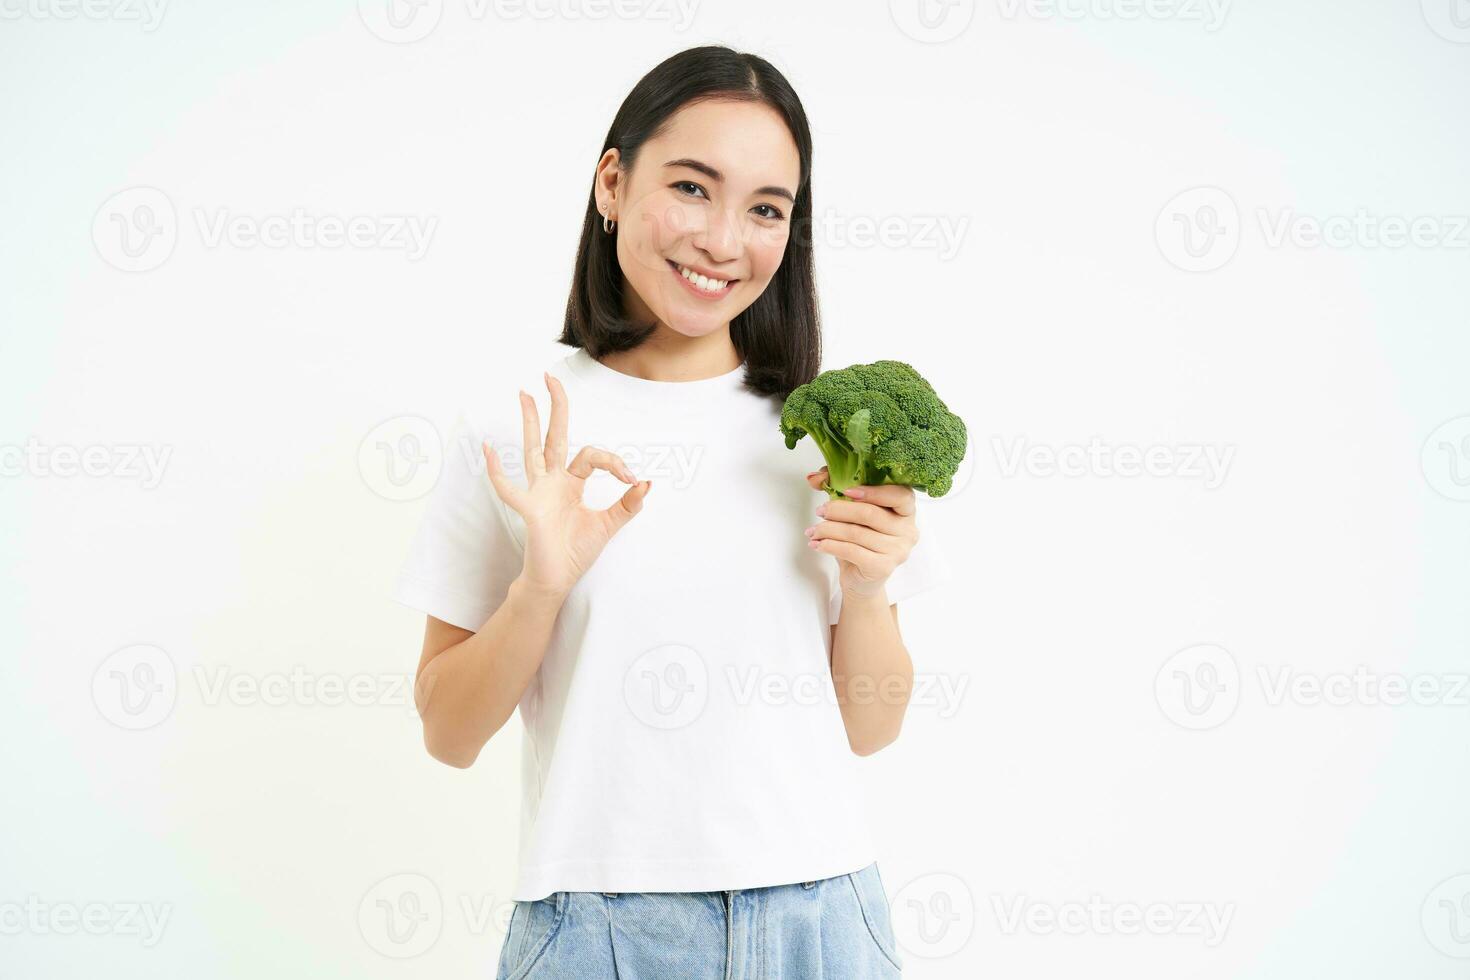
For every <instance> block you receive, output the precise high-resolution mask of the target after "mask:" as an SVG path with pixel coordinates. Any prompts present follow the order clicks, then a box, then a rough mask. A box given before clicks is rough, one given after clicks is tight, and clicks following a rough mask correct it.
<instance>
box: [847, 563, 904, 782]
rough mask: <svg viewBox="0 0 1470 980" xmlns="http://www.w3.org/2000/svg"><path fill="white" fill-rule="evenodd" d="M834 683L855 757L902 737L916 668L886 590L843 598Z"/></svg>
mask: <svg viewBox="0 0 1470 980" xmlns="http://www.w3.org/2000/svg"><path fill="white" fill-rule="evenodd" d="M885 607H886V609H887V610H889V611H890V612H891V614H890V613H889V612H885ZM832 682H833V684H834V685H835V687H836V689H837V705H838V708H839V710H840V711H841V712H842V724H843V727H845V728H846V729H847V744H848V745H850V746H851V747H852V750H853V752H855V753H857V754H858V755H872V754H873V753H874V752H877V751H878V750H879V749H881V748H882V747H883V746H885V745H887V744H888V743H889V742H892V741H893V740H894V739H896V738H898V731H899V729H900V728H901V727H902V726H903V716H904V712H905V711H907V710H908V706H909V695H910V692H911V691H912V689H913V683H914V664H913V661H912V660H910V659H909V652H908V650H907V649H906V648H905V647H904V645H903V637H902V636H900V635H899V632H898V604H897V603H895V604H893V605H889V604H888V598H887V596H885V595H884V593H883V592H882V591H881V590H880V591H879V592H878V593H877V594H876V595H868V596H862V595H848V594H846V593H844V594H843V596H842V612H841V614H840V615H839V616H838V618H837V624H836V625H835V626H833V627H832Z"/></svg>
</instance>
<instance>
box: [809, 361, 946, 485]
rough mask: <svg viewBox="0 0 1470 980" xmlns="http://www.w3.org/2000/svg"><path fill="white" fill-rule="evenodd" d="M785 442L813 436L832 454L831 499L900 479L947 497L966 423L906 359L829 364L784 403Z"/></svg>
mask: <svg viewBox="0 0 1470 980" xmlns="http://www.w3.org/2000/svg"><path fill="white" fill-rule="evenodd" d="M781 433H782V435H784V436H785V437H786V448H787V449H795V448H796V443H797V441H798V440H800V439H801V437H802V436H803V435H810V436H811V437H812V441H813V442H815V443H816V444H817V448H818V449H820V450H821V451H822V456H823V458H824V459H826V461H827V483H826V485H825V486H824V487H823V488H822V489H824V490H825V491H826V492H827V496H828V497H829V498H830V499H834V500H835V499H837V498H838V497H841V496H843V495H844V494H843V491H845V490H847V489H848V488H849V487H854V486H881V485H882V484H885V483H897V484H903V485H905V486H911V487H913V488H914V489H916V490H923V491H924V492H925V493H927V494H929V496H931V497H941V496H943V495H944V494H945V493H947V492H948V491H949V489H950V487H951V486H952V484H953V479H954V474H955V471H956V470H957V469H959V464H960V460H961V459H963V458H964V455H965V441H966V432H965V423H964V422H963V421H962V420H961V419H960V418H959V416H957V415H955V414H953V413H952V412H950V411H949V409H948V408H946V407H945V405H944V402H942V401H940V399H939V396H938V395H937V394H935V392H934V389H933V388H932V387H931V386H930V385H929V383H928V382H927V381H925V380H924V379H923V377H921V376H920V375H919V373H918V372H917V371H915V370H914V369H913V368H912V367H910V366H909V365H907V364H904V363H903V362H902V361H876V362H874V363H872V364H854V365H853V366H851V367H848V368H842V369H841V370H835V371H824V372H823V373H821V374H819V375H817V377H816V378H814V379H813V380H811V381H809V382H807V383H806V384H804V385H799V386H798V387H797V388H796V389H795V390H794V391H792V392H791V394H790V395H788V396H787V397H786V402H785V404H784V405H783V406H782V408H781Z"/></svg>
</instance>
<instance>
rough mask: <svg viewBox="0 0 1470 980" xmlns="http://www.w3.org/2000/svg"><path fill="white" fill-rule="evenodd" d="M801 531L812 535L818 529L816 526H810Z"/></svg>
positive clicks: (808, 535)
mask: <svg viewBox="0 0 1470 980" xmlns="http://www.w3.org/2000/svg"><path fill="white" fill-rule="evenodd" d="M801 533H802V534H805V535H806V536H807V537H811V536H812V535H813V534H816V533H817V529H816V528H815V527H809V528H807V529H806V530H805V531H803V532H801Z"/></svg>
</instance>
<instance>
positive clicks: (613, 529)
mask: <svg viewBox="0 0 1470 980" xmlns="http://www.w3.org/2000/svg"><path fill="white" fill-rule="evenodd" d="M652 487H653V481H652V480H644V481H643V482H641V483H635V484H633V486H631V487H629V488H628V489H627V491H626V492H625V493H624V494H623V495H622V497H620V498H618V502H617V503H615V504H613V505H612V506H611V507H609V508H607V509H606V510H604V511H603V512H602V513H603V517H604V519H605V520H606V521H607V530H608V534H609V535H613V534H617V533H618V531H619V530H620V529H621V528H622V527H623V525H625V524H627V523H628V522H629V521H631V520H632V519H633V515H634V514H636V513H638V512H639V511H640V510H642V509H643V498H644V497H646V496H648V491H649V490H650V489H652Z"/></svg>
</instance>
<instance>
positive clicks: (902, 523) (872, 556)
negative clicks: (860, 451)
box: [806, 466, 919, 596]
mask: <svg viewBox="0 0 1470 980" xmlns="http://www.w3.org/2000/svg"><path fill="white" fill-rule="evenodd" d="M806 482H807V483H808V484H810V485H811V487H812V489H813V490H821V489H822V484H824V483H826V482H827V467H825V466H824V467H822V468H821V469H819V470H817V471H816V472H815V473H809V474H807V478H806ZM842 492H843V494H844V496H856V497H857V499H853V500H848V499H838V500H828V501H827V502H826V503H824V504H822V506H821V508H820V511H821V513H820V515H819V517H820V518H822V519H821V520H819V521H818V523H817V524H816V526H815V527H812V528H808V529H807V532H806V534H807V538H808V539H809V541H810V544H809V545H808V547H813V548H815V549H816V550H818V551H821V552H824V553H825V554H829V555H832V556H833V557H835V558H836V559H837V563H838V566H839V569H840V574H839V580H840V582H841V584H842V591H843V592H844V593H846V594H849V595H855V596H871V595H876V594H877V593H878V592H880V591H881V590H882V589H883V586H884V584H885V583H886V582H887V581H888V576H889V575H891V574H892V573H893V570H894V569H895V568H897V567H898V566H899V565H902V564H903V563H904V561H905V560H906V559H907V558H908V556H909V552H910V551H912V550H913V548H914V545H915V544H917V543H918V540H919V529H918V526H917V525H916V524H915V523H914V490H913V488H912V487H905V486H899V485H897V484H884V485H882V486H877V487H849V488H848V489H847V490H844V491H842Z"/></svg>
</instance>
